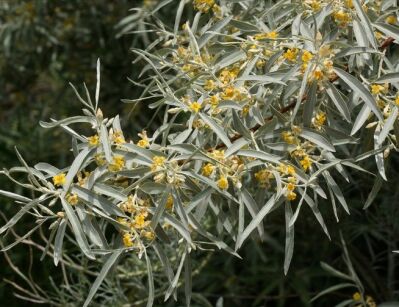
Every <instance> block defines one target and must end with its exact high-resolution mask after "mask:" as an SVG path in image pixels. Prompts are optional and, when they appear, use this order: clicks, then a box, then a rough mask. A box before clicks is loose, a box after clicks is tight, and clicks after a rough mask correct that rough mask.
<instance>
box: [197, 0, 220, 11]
mask: <svg viewBox="0 0 399 307" xmlns="http://www.w3.org/2000/svg"><path fill="white" fill-rule="evenodd" d="M214 5H215V0H194V8H195V9H196V10H197V11H200V12H202V13H208V12H209V10H210V9H211V8H212V7H213V6H214Z"/></svg>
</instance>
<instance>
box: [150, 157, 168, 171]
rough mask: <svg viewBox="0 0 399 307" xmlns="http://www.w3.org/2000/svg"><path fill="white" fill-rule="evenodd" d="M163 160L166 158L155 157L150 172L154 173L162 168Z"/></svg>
mask: <svg viewBox="0 0 399 307" xmlns="http://www.w3.org/2000/svg"><path fill="white" fill-rule="evenodd" d="M165 160H166V158H165V157H162V156H155V157H154V158H152V165H151V170H152V171H153V172H154V171H156V170H157V169H158V168H159V167H162V166H163V165H164V164H165Z"/></svg>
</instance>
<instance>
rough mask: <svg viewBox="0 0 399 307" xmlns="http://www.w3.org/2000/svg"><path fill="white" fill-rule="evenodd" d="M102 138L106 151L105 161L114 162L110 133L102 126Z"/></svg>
mask: <svg viewBox="0 0 399 307" xmlns="http://www.w3.org/2000/svg"><path fill="white" fill-rule="evenodd" d="M100 138H101V144H102V147H103V150H104V155H105V159H107V161H108V162H109V163H110V162H111V161H112V151H111V144H110V143H109V139H108V131H107V128H105V125H101V131H100Z"/></svg>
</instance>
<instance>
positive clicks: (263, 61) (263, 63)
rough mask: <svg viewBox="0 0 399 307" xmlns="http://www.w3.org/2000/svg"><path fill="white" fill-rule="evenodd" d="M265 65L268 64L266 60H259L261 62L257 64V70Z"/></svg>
mask: <svg viewBox="0 0 399 307" xmlns="http://www.w3.org/2000/svg"><path fill="white" fill-rule="evenodd" d="M265 64H266V62H265V60H259V61H257V62H256V68H257V69H262V68H263V66H265Z"/></svg>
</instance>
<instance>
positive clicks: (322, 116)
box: [313, 112, 327, 128]
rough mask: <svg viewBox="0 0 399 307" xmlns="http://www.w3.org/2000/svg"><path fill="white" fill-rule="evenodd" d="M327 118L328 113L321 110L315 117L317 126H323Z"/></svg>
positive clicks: (314, 120)
mask: <svg viewBox="0 0 399 307" xmlns="http://www.w3.org/2000/svg"><path fill="white" fill-rule="evenodd" d="M326 120H327V117H326V113H324V112H319V113H317V114H316V116H315V117H314V119H313V124H314V125H315V127H317V128H321V127H322V126H323V125H324V123H325V122H326Z"/></svg>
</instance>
